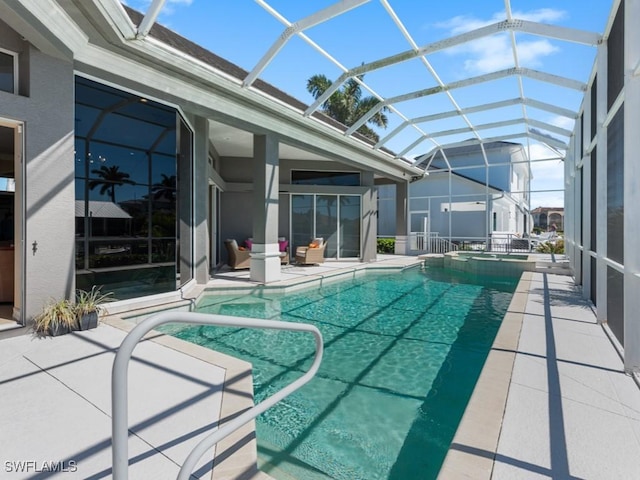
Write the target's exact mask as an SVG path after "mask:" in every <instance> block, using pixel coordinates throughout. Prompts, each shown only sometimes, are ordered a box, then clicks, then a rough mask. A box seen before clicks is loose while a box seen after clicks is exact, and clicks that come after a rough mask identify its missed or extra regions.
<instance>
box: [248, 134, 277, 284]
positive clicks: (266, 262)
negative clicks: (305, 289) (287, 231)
mask: <svg viewBox="0 0 640 480" xmlns="http://www.w3.org/2000/svg"><path fill="white" fill-rule="evenodd" d="M279 170H280V165H279V158H278V139H277V138H276V137H275V135H254V136H253V245H252V247H251V263H250V267H251V273H250V278H251V280H253V281H255V282H261V283H269V282H275V281H278V280H280V251H279V248H278V189H279V186H280V171H279ZM238 213H240V212H238Z"/></svg>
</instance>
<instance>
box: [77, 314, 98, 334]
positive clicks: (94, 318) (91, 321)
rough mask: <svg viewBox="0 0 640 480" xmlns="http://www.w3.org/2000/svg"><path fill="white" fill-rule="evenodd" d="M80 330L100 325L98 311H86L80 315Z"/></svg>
mask: <svg viewBox="0 0 640 480" xmlns="http://www.w3.org/2000/svg"><path fill="white" fill-rule="evenodd" d="M79 323H80V330H90V329H92V328H96V327H97V326H98V312H91V313H85V314H83V315H82V316H81V317H80V322H79Z"/></svg>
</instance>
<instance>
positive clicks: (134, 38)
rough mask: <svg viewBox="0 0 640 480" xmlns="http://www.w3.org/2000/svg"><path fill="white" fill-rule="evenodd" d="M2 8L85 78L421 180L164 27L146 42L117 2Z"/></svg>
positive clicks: (83, 0) (35, 2) (36, 0)
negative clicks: (174, 41)
mask: <svg viewBox="0 0 640 480" xmlns="http://www.w3.org/2000/svg"><path fill="white" fill-rule="evenodd" d="M0 5H2V8H3V19H5V21H6V22H7V23H8V24H9V25H10V26H11V27H12V28H14V29H15V30H16V31H18V32H19V33H21V34H22V35H23V36H24V37H25V38H26V39H27V40H28V41H30V42H32V43H34V45H35V46H36V47H37V48H39V49H40V50H43V51H44V52H46V53H49V54H52V55H56V56H58V57H62V58H67V59H72V61H73V62H74V66H75V68H76V71H77V72H78V73H80V74H85V75H88V76H93V77H96V78H99V79H101V80H104V81H108V82H111V83H114V84H117V85H121V86H123V87H125V88H131V89H132V90H134V91H141V89H142V90H143V91H144V92H145V94H146V92H148V91H149V90H151V91H153V92H155V94H156V96H157V97H158V99H160V100H163V101H168V102H170V103H174V104H176V105H179V106H180V107H181V108H182V109H183V110H185V111H188V113H191V114H196V115H200V116H203V117H206V118H208V119H210V120H213V121H218V122H222V123H225V124H228V125H231V126H234V127H237V128H240V129H243V130H247V131H249V132H252V133H255V134H275V135H276V136H277V137H278V139H279V140H280V141H281V142H282V143H285V144H288V145H291V146H294V147H298V148H300V149H301V150H304V151H309V152H312V153H313V154H316V155H320V156H322V157H324V158H327V159H329V160H335V161H338V162H341V163H344V164H346V165H350V166H352V167H355V168H359V169H363V170H370V171H373V172H375V173H376V174H378V175H382V176H385V177H388V178H391V179H394V180H396V181H408V180H409V179H410V178H411V177H412V176H415V175H419V174H421V171H420V169H418V168H417V167H415V166H412V165H410V164H409V163H408V162H406V161H404V160H401V159H397V158H395V156H394V155H393V154H390V153H389V152H387V151H385V150H383V149H373V148H372V145H371V144H370V142H367V141H364V140H363V139H361V138H358V137H354V136H352V135H348V136H346V135H345V134H344V131H345V129H346V127H344V126H343V125H341V124H339V123H338V122H334V121H332V120H330V119H327V118H323V117H324V115H312V116H305V115H304V108H306V105H304V104H302V103H301V102H297V104H296V102H291V101H289V99H288V98H286V97H285V98H284V99H283V98H278V97H280V95H277V94H276V95H274V91H275V92H277V89H275V88H274V87H271V86H269V85H268V84H266V86H265V85H263V86H262V88H258V87H255V88H243V85H242V80H241V79H239V78H238V77H237V76H234V75H233V73H229V71H224V69H221V68H219V66H216V65H212V64H211V63H210V62H206V61H203V60H202V59H199V58H196V57H194V56H193V55H191V54H189V53H188V52H189V50H188V49H187V48H182V49H181V48H176V45H171V44H169V43H167V42H166V41H162V40H160V39H158V38H156V37H154V28H155V29H158V28H159V27H154V28H150V31H149V34H148V35H146V34H145V35H141V34H140V32H139V28H138V27H137V26H136V25H135V24H134V23H133V21H132V20H131V17H130V13H127V11H126V10H125V7H123V6H122V4H121V3H120V2H119V1H117V0H65V1H60V2H56V1H53V0H17V1H13V2H8V1H7V0H0ZM132 16H133V17H134V18H135V15H132ZM147 26H149V25H147ZM145 28H147V27H145ZM173 35H174V36H175V38H178V39H180V38H181V37H179V36H177V35H176V34H173ZM182 41H183V42H184V45H185V46H193V45H194V44H193V43H192V42H189V41H188V40H186V39H182ZM178 46H179V45H178ZM185 50H187V51H185ZM226 63H227V64H228V62H226ZM236 68H237V67H236ZM270 90H271V91H270ZM281 93H282V92H281ZM284 95H286V94H284ZM289 98H291V97H289Z"/></svg>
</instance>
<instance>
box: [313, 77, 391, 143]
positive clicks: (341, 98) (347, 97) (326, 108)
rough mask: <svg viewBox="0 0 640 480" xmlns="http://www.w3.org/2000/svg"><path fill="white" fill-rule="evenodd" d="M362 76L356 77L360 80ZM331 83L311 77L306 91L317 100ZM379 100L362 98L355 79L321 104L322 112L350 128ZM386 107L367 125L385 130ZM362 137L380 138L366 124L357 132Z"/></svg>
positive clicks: (376, 139) (323, 78)
mask: <svg viewBox="0 0 640 480" xmlns="http://www.w3.org/2000/svg"><path fill="white" fill-rule="evenodd" d="M362 77H363V75H361V76H359V77H357V78H359V79H361V78H362ZM332 83H333V82H331V80H329V79H328V78H327V77H326V76H324V75H322V74H317V75H314V76H312V77H311V78H310V79H309V80H307V90H308V91H309V93H311V95H313V97H314V98H315V99H316V100H317V99H318V98H319V97H320V96H321V95H322V94H323V93H324V92H326V91H327V90H328V89H329V87H330V86H331V84H332ZM378 103H380V100H378V99H377V98H375V97H362V88H361V87H360V84H359V83H358V82H357V81H356V79H355V78H350V79H349V80H347V81H346V82H345V83H344V85H343V86H342V88H340V89H338V90H336V91H335V92H334V93H333V94H332V95H331V96H330V97H329V98H328V99H327V100H326V101H325V102H324V103H323V104H322V111H323V112H324V113H325V114H326V115H328V116H329V117H331V118H333V119H334V120H337V121H339V122H340V123H342V124H344V125H346V126H348V127H350V126H351V125H353V124H354V123H356V122H357V121H358V119H359V118H360V117H362V116H363V115H364V114H365V113H367V112H368V111H369V110H371V109H372V108H373V107H375V106H376V105H377V104H378ZM388 111H389V109H388V108H387V107H382V109H381V110H380V111H379V112H377V113H376V114H375V115H374V116H372V117H371V118H370V119H369V120H367V123H371V124H373V125H376V126H378V127H381V128H387V116H386V115H385V112H388ZM357 131H358V132H359V133H361V134H363V135H364V136H366V137H368V138H370V139H372V140H374V141H376V142H377V141H378V140H379V139H380V137H379V136H378V134H377V133H376V132H374V131H373V130H372V129H371V128H369V127H368V126H367V125H366V124H365V125H362V126H361V127H360V128H358V130H357Z"/></svg>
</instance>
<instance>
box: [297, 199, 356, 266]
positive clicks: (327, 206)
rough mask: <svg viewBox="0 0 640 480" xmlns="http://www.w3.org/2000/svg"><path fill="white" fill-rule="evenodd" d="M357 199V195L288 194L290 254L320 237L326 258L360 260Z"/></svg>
mask: <svg viewBox="0 0 640 480" xmlns="http://www.w3.org/2000/svg"><path fill="white" fill-rule="evenodd" d="M361 223H362V214H361V199H360V196H359V195H313V194H309V195H292V196H291V238H292V241H293V251H295V248H296V247H298V246H304V245H307V244H308V243H309V242H310V241H311V240H312V239H314V238H317V237H322V238H323V239H324V241H325V242H326V243H327V247H326V249H325V257H326V258H360V243H361V238H360V237H361Z"/></svg>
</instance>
